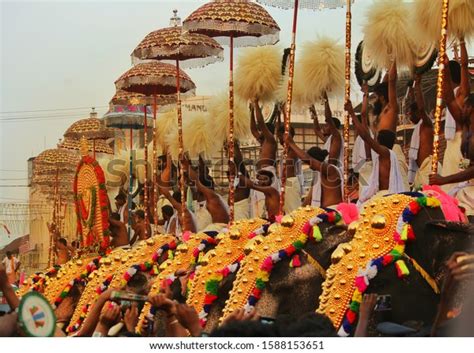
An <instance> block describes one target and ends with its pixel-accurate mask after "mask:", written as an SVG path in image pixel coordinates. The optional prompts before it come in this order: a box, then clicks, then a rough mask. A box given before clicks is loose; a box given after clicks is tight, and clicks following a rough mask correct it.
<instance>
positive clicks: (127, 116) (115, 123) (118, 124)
mask: <svg viewBox="0 0 474 353" xmlns="http://www.w3.org/2000/svg"><path fill="white" fill-rule="evenodd" d="M146 111H147V116H148V117H147V126H148V127H151V126H152V125H153V120H152V119H151V118H149V116H151V115H152V109H151V107H150V106H147V107H146ZM103 119H104V122H105V125H106V126H108V127H113V128H117V129H134V130H140V129H143V128H144V127H145V124H144V123H145V106H144V105H114V106H112V107H111V108H110V109H109V111H108V112H107V113H106V114H105V115H104V117H103Z"/></svg>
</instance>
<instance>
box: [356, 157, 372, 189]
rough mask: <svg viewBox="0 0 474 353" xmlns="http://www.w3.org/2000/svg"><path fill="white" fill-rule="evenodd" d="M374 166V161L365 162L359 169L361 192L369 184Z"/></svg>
mask: <svg viewBox="0 0 474 353" xmlns="http://www.w3.org/2000/svg"><path fill="white" fill-rule="evenodd" d="M373 166H374V164H373V163H372V161H367V160H366V161H365V163H363V164H362V165H361V166H360V168H359V191H360V190H362V188H364V187H366V186H367V185H368V183H369V179H370V175H371V174H372V168H373Z"/></svg>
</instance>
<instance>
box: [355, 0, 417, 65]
mask: <svg viewBox="0 0 474 353" xmlns="http://www.w3.org/2000/svg"><path fill="white" fill-rule="evenodd" d="M366 17H367V18H366V23H365V26H364V29H363V32H364V50H367V51H368V53H369V54H370V56H371V58H372V59H373V61H374V64H375V66H376V67H378V68H380V69H388V68H390V66H391V63H392V61H393V60H395V61H396V62H397V65H398V66H399V67H401V66H404V67H407V68H409V69H411V68H412V67H413V63H414V54H413V48H412V43H413V39H412V33H411V31H410V28H411V23H410V10H409V6H408V5H407V4H406V3H404V2H403V0H379V1H377V2H375V3H374V4H373V5H372V7H371V8H370V9H369V10H368V12H367V14H366Z"/></svg>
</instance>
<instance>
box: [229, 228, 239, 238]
mask: <svg viewBox="0 0 474 353" xmlns="http://www.w3.org/2000/svg"><path fill="white" fill-rule="evenodd" d="M229 235H230V239H232V240H237V239H239V238H240V231H239V230H238V229H231V230H230V232H229Z"/></svg>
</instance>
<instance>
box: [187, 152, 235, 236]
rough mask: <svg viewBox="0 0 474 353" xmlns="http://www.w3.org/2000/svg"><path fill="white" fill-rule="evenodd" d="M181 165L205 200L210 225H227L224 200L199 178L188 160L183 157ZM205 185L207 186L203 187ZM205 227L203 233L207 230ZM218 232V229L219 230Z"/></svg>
mask: <svg viewBox="0 0 474 353" xmlns="http://www.w3.org/2000/svg"><path fill="white" fill-rule="evenodd" d="M181 165H182V167H183V168H184V170H185V173H186V174H187V175H188V176H189V178H190V180H191V181H193V182H194V184H195V185H196V188H197V191H198V192H199V193H200V194H202V196H204V198H205V199H206V208H207V210H208V211H209V213H210V214H211V217H212V224H214V225H220V226H224V225H227V224H228V223H229V211H228V209H227V205H226V204H225V202H224V200H223V199H222V198H221V197H220V196H219V195H218V194H217V193H216V192H215V191H214V187H213V185H212V183H210V182H209V181H208V180H203V179H206V178H200V177H199V175H198V173H197V172H196V171H195V170H194V169H193V167H192V166H191V163H190V162H189V159H187V158H186V157H184V158H183V159H182V160H181ZM204 183H206V184H207V185H204ZM208 228H209V227H206V229H204V231H206V230H209V229H208ZM219 230H220V229H219Z"/></svg>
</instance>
